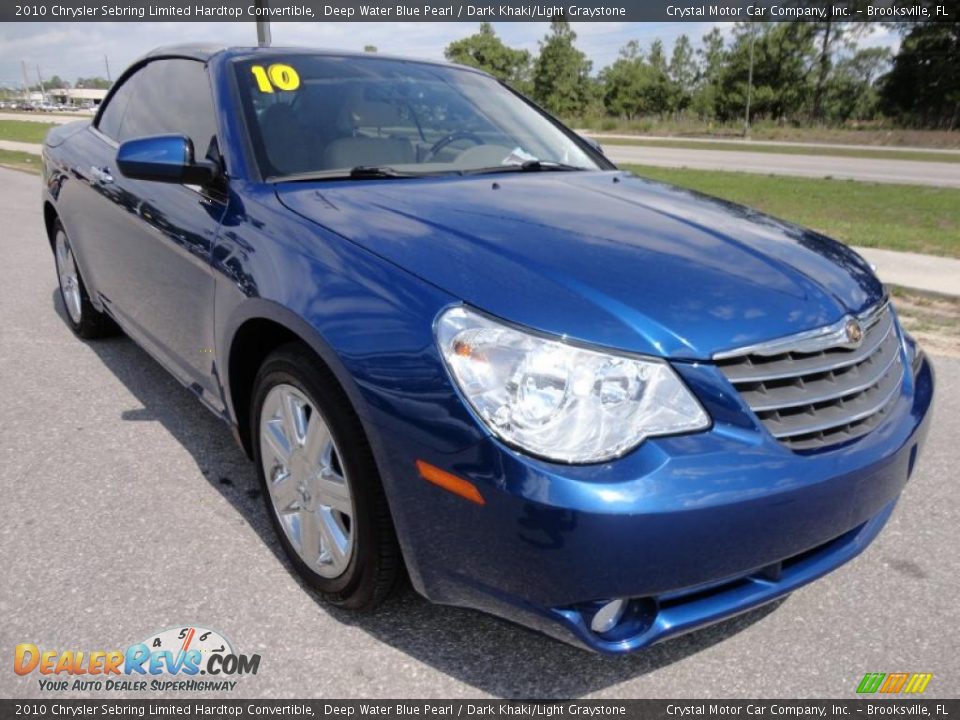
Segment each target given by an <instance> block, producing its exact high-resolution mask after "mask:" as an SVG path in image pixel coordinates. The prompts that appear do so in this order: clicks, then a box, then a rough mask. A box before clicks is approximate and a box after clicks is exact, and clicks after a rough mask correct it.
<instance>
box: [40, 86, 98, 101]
mask: <svg viewBox="0 0 960 720" xmlns="http://www.w3.org/2000/svg"><path fill="white" fill-rule="evenodd" d="M47 95H49V96H50V97H51V98H52V99H54V100H56V101H57V102H62V103H65V104H67V105H84V104H85V103H93V104H94V105H99V104H100V103H101V102H103V99H104V98H105V97H106V96H107V91H106V90H98V89H96V88H55V89H53V90H48V91H47Z"/></svg>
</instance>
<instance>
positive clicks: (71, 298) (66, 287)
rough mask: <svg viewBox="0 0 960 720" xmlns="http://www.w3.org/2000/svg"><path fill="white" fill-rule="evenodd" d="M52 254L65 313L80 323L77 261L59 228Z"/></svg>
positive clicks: (74, 321) (64, 234)
mask: <svg viewBox="0 0 960 720" xmlns="http://www.w3.org/2000/svg"><path fill="white" fill-rule="evenodd" d="M54 256H55V257H56V263H57V276H58V277H59V278H60V291H61V292H62V293H63V304H64V305H66V306H67V313H68V314H69V315H70V319H71V320H73V324H74V325H79V324H80V313H81V309H80V276H79V275H78V274H77V263H76V261H75V260H74V259H73V250H71V249H70V243H69V242H67V235H66V233H64V232H63V230H60V231H58V232H57V239H56V246H55V248H54Z"/></svg>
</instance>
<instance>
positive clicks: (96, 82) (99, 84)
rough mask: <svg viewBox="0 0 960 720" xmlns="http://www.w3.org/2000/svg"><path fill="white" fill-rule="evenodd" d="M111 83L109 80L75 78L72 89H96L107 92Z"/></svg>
mask: <svg viewBox="0 0 960 720" xmlns="http://www.w3.org/2000/svg"><path fill="white" fill-rule="evenodd" d="M112 84H113V83H111V82H110V81H109V80H107V79H105V78H102V77H89V78H83V77H81V78H77V82H76V83H74V85H73V86H74V87H77V88H87V89H91V88H92V89H96V90H109V89H110V86H111V85H112Z"/></svg>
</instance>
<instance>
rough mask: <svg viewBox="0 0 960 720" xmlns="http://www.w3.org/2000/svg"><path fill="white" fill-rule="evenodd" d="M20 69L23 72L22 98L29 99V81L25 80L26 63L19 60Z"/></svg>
mask: <svg viewBox="0 0 960 720" xmlns="http://www.w3.org/2000/svg"><path fill="white" fill-rule="evenodd" d="M20 71H21V72H22V73H23V99H24V100H30V81H29V80H27V63H26V61H24V60H21V61H20Z"/></svg>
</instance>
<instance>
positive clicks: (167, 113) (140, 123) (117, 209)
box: [85, 58, 226, 410]
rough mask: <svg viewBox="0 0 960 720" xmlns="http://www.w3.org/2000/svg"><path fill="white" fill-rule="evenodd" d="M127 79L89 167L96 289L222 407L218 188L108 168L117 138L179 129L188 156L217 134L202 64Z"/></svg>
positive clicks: (159, 65) (132, 330)
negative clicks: (101, 152) (217, 343)
mask: <svg viewBox="0 0 960 720" xmlns="http://www.w3.org/2000/svg"><path fill="white" fill-rule="evenodd" d="M125 85H127V86H128V87H127V89H126V91H125V92H126V95H127V99H126V107H125V109H124V110H123V113H122V118H121V119H120V121H119V125H118V126H116V127H104V122H103V120H105V119H106V118H107V113H106V112H105V113H104V115H103V117H102V118H101V122H100V124H99V126H98V130H99V131H100V133H101V134H102V135H104V137H103V138H101V140H102V141H103V142H107V143H109V144H112V145H113V148H112V151H111V153H110V154H109V156H108V159H107V160H106V162H104V163H103V165H102V166H99V167H97V166H95V167H92V168H91V169H90V174H91V178H90V183H91V186H93V187H96V188H97V192H96V195H97V196H98V198H99V200H98V202H99V203H101V207H100V208H98V211H97V212H96V213H95V214H94V216H95V217H96V218H98V219H99V224H100V227H99V228H96V229H93V230H94V231H99V232H100V235H99V237H97V238H96V239H95V240H92V241H90V242H89V243H87V244H88V245H94V246H96V255H97V256H98V257H97V258H94V260H93V263H94V264H95V265H96V267H97V278H96V280H97V291H98V292H99V293H100V294H101V296H102V297H103V300H104V302H105V303H106V304H107V305H108V306H109V309H110V312H111V313H112V314H113V315H114V316H115V317H116V318H117V319H118V321H119V322H120V324H121V325H122V326H123V327H124V329H125V330H126V331H127V333H128V334H130V335H131V336H133V337H134V338H135V339H136V340H137V341H138V342H139V343H140V344H141V345H143V346H144V347H145V348H146V349H147V350H148V351H150V352H151V354H153V355H154V356H155V357H157V359H158V360H160V361H161V362H162V363H163V364H164V365H166V366H167V368H168V369H169V370H170V371H171V372H173V373H174V374H175V375H177V376H178V377H179V379H180V380H181V381H182V382H184V383H185V384H186V385H188V386H190V387H191V388H192V389H193V390H194V391H195V392H197V394H199V395H200V396H201V398H202V399H204V400H205V401H206V402H208V404H210V405H212V406H213V407H214V408H215V409H217V410H221V409H222V402H221V399H220V393H219V392H218V390H217V387H218V386H217V382H216V378H215V375H214V364H213V358H214V355H213V352H212V348H213V288H214V280H213V273H212V268H211V262H210V260H211V252H212V249H213V245H214V240H215V238H216V234H217V231H218V229H219V225H220V220H221V218H222V217H223V214H224V211H225V202H226V200H225V198H226V195H225V192H224V189H223V188H222V187H206V188H201V187H196V186H187V185H180V184H174V183H166V182H154V181H146V180H133V179H130V178H127V177H124V176H123V175H122V174H121V173H120V171H119V170H118V169H117V166H116V147H117V146H118V145H119V143H122V142H123V141H125V140H128V139H132V138H138V137H147V136H151V135H161V134H171V133H173V134H179V135H185V136H187V137H189V138H190V140H191V141H192V143H193V147H194V154H195V157H196V158H197V159H201V158H203V157H205V155H206V154H207V152H208V151H209V150H210V148H211V145H212V144H213V143H215V142H216V134H217V130H216V115H215V112H214V105H213V99H212V94H211V88H210V82H209V79H208V76H207V70H206V67H205V66H204V64H203V63H201V62H198V61H195V60H189V59H180V58H167V59H158V60H154V61H152V62H150V63H149V64H147V65H146V66H144V67H143V68H141V69H140V70H138V71H137V72H136V73H135V74H134V75H132V76H131V77H130V78H129V79H127V81H126V83H125ZM116 100H117V98H116V97H115V98H114V99H113V100H112V101H111V102H116ZM107 110H109V108H107ZM108 132H109V133H112V134H113V137H110V136H109V135H108V134H107V133H108ZM90 234H91V228H87V230H86V232H85V235H87V236H89V235H90Z"/></svg>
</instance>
